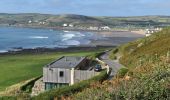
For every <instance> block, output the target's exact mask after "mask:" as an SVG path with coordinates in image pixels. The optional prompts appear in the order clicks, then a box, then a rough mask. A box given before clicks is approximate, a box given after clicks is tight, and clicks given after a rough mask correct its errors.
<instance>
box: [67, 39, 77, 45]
mask: <svg viewBox="0 0 170 100" xmlns="http://www.w3.org/2000/svg"><path fill="white" fill-rule="evenodd" d="M65 43H66V45H68V46H71V45H80V42H79V41H77V40H68V41H66V42H65Z"/></svg>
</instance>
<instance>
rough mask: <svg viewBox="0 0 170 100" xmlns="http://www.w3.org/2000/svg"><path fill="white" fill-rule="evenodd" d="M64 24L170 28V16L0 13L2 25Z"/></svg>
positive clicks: (55, 25) (59, 25) (58, 25)
mask: <svg viewBox="0 0 170 100" xmlns="http://www.w3.org/2000/svg"><path fill="white" fill-rule="evenodd" d="M64 23H67V24H73V25H74V26H75V27H89V26H97V27H99V26H106V25H107V26H110V27H148V26H169V25H170V16H136V17H94V16H83V15H74V14H65V15H50V14H38V13H23V14H6V13H0V25H15V26H17V25H20V26H45V27H47V26H48V27H61V26H62V25H63V24H64Z"/></svg>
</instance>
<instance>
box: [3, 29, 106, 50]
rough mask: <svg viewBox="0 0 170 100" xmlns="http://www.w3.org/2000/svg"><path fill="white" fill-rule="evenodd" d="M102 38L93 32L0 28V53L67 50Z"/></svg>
mask: <svg viewBox="0 0 170 100" xmlns="http://www.w3.org/2000/svg"><path fill="white" fill-rule="evenodd" d="M101 38H103V37H102V36H100V35H98V34H97V33H95V32H76V31H64V30H52V29H35V28H20V27H0V52H1V53H2V52H8V51H9V50H13V51H15V50H21V49H34V48H40V47H42V48H67V47H70V46H79V45H87V44H89V43H90V42H91V40H97V39H101Z"/></svg>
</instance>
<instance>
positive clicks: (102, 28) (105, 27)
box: [100, 26, 111, 30]
mask: <svg viewBox="0 0 170 100" xmlns="http://www.w3.org/2000/svg"><path fill="white" fill-rule="evenodd" d="M100 29H101V30H111V28H110V27H109V26H103V27H101V28H100Z"/></svg>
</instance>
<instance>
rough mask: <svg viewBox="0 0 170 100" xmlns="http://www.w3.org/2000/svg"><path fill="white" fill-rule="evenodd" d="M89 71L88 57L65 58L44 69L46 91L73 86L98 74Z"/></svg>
mask: <svg viewBox="0 0 170 100" xmlns="http://www.w3.org/2000/svg"><path fill="white" fill-rule="evenodd" d="M88 69H89V68H88V61H87V58H86V57H70V56H63V57H61V58H59V59H57V60H56V61H54V62H52V63H50V64H48V65H46V66H45V67H44V68H43V82H44V83H45V90H50V89H52V88H58V87H61V86H66V85H73V84H74V83H76V82H79V81H82V80H87V79H89V78H91V77H93V76H95V75H96V74H97V72H95V71H94V70H88Z"/></svg>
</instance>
